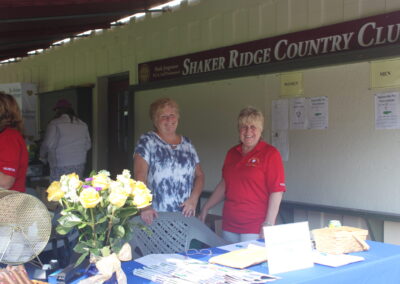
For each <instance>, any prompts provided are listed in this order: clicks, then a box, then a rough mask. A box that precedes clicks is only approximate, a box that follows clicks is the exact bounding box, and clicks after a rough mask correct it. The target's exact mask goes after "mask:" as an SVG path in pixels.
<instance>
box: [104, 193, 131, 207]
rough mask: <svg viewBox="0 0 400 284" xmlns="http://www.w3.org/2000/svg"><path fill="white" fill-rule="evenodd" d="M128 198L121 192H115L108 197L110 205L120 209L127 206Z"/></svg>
mask: <svg viewBox="0 0 400 284" xmlns="http://www.w3.org/2000/svg"><path fill="white" fill-rule="evenodd" d="M127 198H128V197H127V196H126V194H125V193H123V192H119V191H113V192H111V194H110V196H109V197H108V200H109V201H110V203H111V204H112V205H114V206H116V207H118V208H120V207H122V206H124V205H125V202H126V199H127Z"/></svg>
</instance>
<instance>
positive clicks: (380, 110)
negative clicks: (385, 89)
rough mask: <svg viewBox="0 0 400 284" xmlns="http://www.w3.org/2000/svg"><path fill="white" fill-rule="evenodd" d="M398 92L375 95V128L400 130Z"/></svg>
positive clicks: (399, 100)
mask: <svg viewBox="0 0 400 284" xmlns="http://www.w3.org/2000/svg"><path fill="white" fill-rule="evenodd" d="M399 94H400V93H398V92H393V93H382V94H376V95H375V128H376V129H400V99H399Z"/></svg>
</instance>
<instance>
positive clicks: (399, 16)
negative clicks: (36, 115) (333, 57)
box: [138, 11, 400, 84]
mask: <svg viewBox="0 0 400 284" xmlns="http://www.w3.org/2000/svg"><path fill="white" fill-rule="evenodd" d="M399 40H400V11H396V12H391V13H387V14H383V15H378V16H373V17H368V18H364V19H358V20H353V21H348V22H343V23H339V24H334V25H330V26H325V27H320V28H315V29H311V30H306V31H301V32H295V33H290V34H285V35H281V36H276V37H271V38H266V39H260V40H255V41H251V42H245V43H241V44H237V45H232V46H227V47H221V48H216V49H211V50H207V51H202V52H197V53H192V54H187V55H182V56H176V57H172V58H167V59H161V60H155V61H150V62H145V63H141V64H139V65H138V76H139V84H143V83H147V82H154V81H160V80H168V79H174V78H179V77H188V76H192V75H197V74H202V73H209V72H216V71H223V70H229V69H238V68H242V67H248V66H254V65H260V64H269V63H273V62H282V61H287V60H294V59H299V58H307V57H314V56H321V55H326V54H331V53H338V52H345V51H350V50H359V49H366V48H372V47H377V46H384V45H391V44H398V43H399Z"/></svg>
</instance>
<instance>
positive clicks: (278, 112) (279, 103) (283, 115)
mask: <svg viewBox="0 0 400 284" xmlns="http://www.w3.org/2000/svg"><path fill="white" fill-rule="evenodd" d="M288 128H289V100H276V101H272V130H285V129H288Z"/></svg>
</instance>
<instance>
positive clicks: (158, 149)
mask: <svg viewBox="0 0 400 284" xmlns="http://www.w3.org/2000/svg"><path fill="white" fill-rule="evenodd" d="M135 154H139V155H140V156H141V157H143V159H144V160H145V161H146V162H147V164H148V165H149V171H148V174H147V187H148V188H150V190H151V191H152V194H153V204H152V207H153V208H154V209H155V210H156V211H161V212H177V211H181V209H182V208H181V206H180V205H181V204H182V202H184V201H185V200H187V199H188V198H189V197H190V193H191V192H192V189H193V184H194V177H195V169H196V165H197V164H199V163H200V160H199V157H198V155H197V152H196V150H195V148H194V146H193V145H192V143H191V142H190V140H189V138H187V137H184V136H182V140H181V143H180V144H178V145H177V147H176V148H175V149H173V148H172V147H171V145H169V144H168V143H166V142H165V141H164V140H162V139H161V138H160V136H158V135H157V134H156V133H155V132H154V131H150V132H148V133H146V134H143V135H142V136H141V137H140V139H139V142H138V144H137V145H136V149H135Z"/></svg>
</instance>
